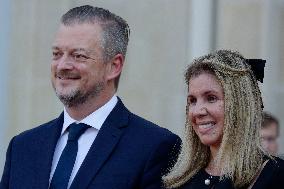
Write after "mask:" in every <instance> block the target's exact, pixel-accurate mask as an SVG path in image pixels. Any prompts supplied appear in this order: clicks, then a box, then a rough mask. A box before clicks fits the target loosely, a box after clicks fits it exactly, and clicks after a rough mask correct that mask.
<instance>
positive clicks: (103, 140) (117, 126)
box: [70, 99, 129, 189]
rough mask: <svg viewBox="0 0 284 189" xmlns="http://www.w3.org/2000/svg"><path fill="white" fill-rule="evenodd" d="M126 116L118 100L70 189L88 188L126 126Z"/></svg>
mask: <svg viewBox="0 0 284 189" xmlns="http://www.w3.org/2000/svg"><path fill="white" fill-rule="evenodd" d="M128 115H129V112H128V110H127V109H126V108H125V107H124V105H123V104H122V102H121V100H120V99H119V101H118V103H117V105H116V106H115V107H114V109H113V110H112V112H111V113H110V115H109V116H108V117H107V119H106V121H105V122H104V124H103V125H102V127H101V129H100V131H99V133H98V135H97V137H96V139H95V141H94V142H93V144H92V146H91V148H90V150H89V152H88V154H87V156H86V158H85V160H84V161H83V163H82V165H81V167H80V169H79V171H78V173H77V175H76V176H75V178H74V180H73V183H72V185H71V187H70V189H76V188H87V187H88V185H89V183H90V182H91V181H92V179H93V178H94V177H95V176H96V174H97V173H98V172H99V170H100V168H101V167H102V166H103V164H104V163H105V162H106V160H107V159H108V158H109V156H110V154H111V152H112V151H113V150H114V149H115V146H116V144H117V143H118V141H119V139H120V137H121V135H122V133H123V129H122V128H123V127H126V126H127V122H128Z"/></svg>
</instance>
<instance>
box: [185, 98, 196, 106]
mask: <svg viewBox="0 0 284 189" xmlns="http://www.w3.org/2000/svg"><path fill="white" fill-rule="evenodd" d="M195 103H196V98H188V99H187V104H188V105H192V104H195Z"/></svg>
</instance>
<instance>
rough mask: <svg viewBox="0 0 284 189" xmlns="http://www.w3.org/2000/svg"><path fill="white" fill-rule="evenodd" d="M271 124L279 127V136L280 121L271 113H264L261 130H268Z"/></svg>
mask: <svg viewBox="0 0 284 189" xmlns="http://www.w3.org/2000/svg"><path fill="white" fill-rule="evenodd" d="M271 123H275V125H276V127H277V135H278V134H279V121H278V119H277V118H276V117H275V116H273V115H272V114H271V113H269V112H265V111H264V112H263V113H262V124H261V128H262V129H263V128H267V127H269V126H270V124H271Z"/></svg>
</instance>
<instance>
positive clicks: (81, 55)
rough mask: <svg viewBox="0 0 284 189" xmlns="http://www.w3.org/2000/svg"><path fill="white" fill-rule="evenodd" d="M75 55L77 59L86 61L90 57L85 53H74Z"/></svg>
mask: <svg viewBox="0 0 284 189" xmlns="http://www.w3.org/2000/svg"><path fill="white" fill-rule="evenodd" d="M73 57H74V59H75V60H76V61H86V60H87V59H89V57H87V56H86V55H83V54H73Z"/></svg>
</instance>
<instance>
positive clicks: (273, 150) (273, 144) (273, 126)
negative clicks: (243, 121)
mask: <svg viewBox="0 0 284 189" xmlns="http://www.w3.org/2000/svg"><path fill="white" fill-rule="evenodd" d="M260 136H261V145H262V147H263V148H264V150H266V151H267V152H268V153H270V154H271V155H274V156H275V155H277V153H278V143H277V138H278V137H279V122H278V120H277V119H276V118H275V117H274V116H272V115H271V114H269V113H268V112H263V121H262V125H261V130H260Z"/></svg>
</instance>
